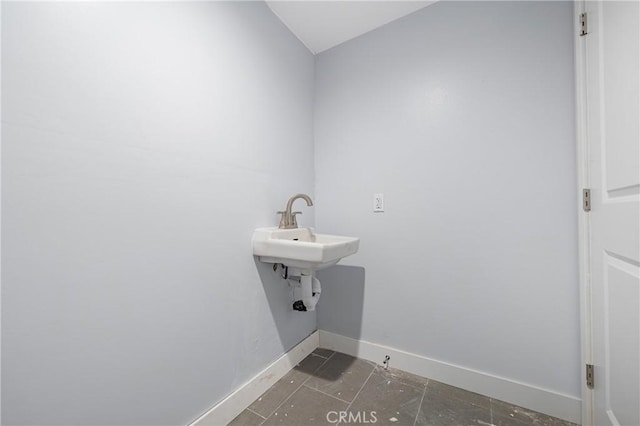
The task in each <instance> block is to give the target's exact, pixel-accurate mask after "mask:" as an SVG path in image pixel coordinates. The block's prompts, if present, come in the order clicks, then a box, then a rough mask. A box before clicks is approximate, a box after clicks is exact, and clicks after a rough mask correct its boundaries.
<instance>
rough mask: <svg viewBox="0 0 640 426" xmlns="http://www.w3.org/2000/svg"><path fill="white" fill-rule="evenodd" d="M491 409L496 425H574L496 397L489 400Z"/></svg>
mask: <svg viewBox="0 0 640 426" xmlns="http://www.w3.org/2000/svg"><path fill="white" fill-rule="evenodd" d="M491 411H492V414H493V424H494V425H496V426H523V425H539V426H576V425H575V424H574V423H571V422H567V421H565V420H561V419H558V418H556V417H551V416H547V415H546V414H542V413H538V412H536V411H531V410H527V409H526V408H522V407H518V406H516V405H511V404H508V403H506V402H502V401H498V400H497V399H492V400H491Z"/></svg>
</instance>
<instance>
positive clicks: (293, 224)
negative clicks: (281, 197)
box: [291, 212, 302, 228]
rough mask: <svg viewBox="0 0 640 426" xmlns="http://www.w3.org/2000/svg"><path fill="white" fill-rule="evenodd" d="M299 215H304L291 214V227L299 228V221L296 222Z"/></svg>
mask: <svg viewBox="0 0 640 426" xmlns="http://www.w3.org/2000/svg"><path fill="white" fill-rule="evenodd" d="M297 214H302V212H291V225H292V226H293V227H294V228H297V227H298V221H297V220H296V215H297Z"/></svg>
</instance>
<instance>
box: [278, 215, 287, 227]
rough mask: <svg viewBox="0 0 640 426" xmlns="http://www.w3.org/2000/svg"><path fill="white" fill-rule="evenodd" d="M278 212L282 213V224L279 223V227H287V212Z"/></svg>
mask: <svg viewBox="0 0 640 426" xmlns="http://www.w3.org/2000/svg"><path fill="white" fill-rule="evenodd" d="M276 214H279V215H280V225H278V228H286V225H287V220H286V217H287V212H276Z"/></svg>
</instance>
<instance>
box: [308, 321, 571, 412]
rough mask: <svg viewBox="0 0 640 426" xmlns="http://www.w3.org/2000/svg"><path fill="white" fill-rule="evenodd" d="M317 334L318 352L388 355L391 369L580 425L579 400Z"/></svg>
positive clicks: (377, 357)
mask: <svg viewBox="0 0 640 426" xmlns="http://www.w3.org/2000/svg"><path fill="white" fill-rule="evenodd" d="M319 333H320V347H321V348H326V349H331V350H334V351H338V352H343V353H346V354H348V355H352V356H356V357H358V358H362V359H366V360H368V361H373V362H376V363H381V362H382V360H383V359H384V357H385V355H389V356H390V357H391V362H390V364H389V365H390V366H391V367H393V368H397V369H399V370H403V371H406V372H409V373H412V374H417V375H419V376H422V377H427V378H430V379H433V380H437V381H439V382H442V383H446V384H448V385H451V386H456V387H458V388H461V389H465V390H468V391H471V392H476V393H479V394H482V395H485V396H488V397H491V398H495V399H499V400H501V401H505V402H508V403H510V404H515V405H518V406H521V407H524V408H528V409H530V410H534V411H538V412H540V413H544V414H547V415H550V416H554V417H558V418H560V419H563V420H567V421H570V422H573V423H578V424H580V423H581V400H580V399H579V398H575V397H572V396H569V395H564V394H561V393H557V392H554V391H551V390H548V389H542V388H539V387H536V386H533V385H530V384H527V383H521V382H517V381H514V380H509V379H506V378H503V377H498V376H494V375H492V374H489V373H484V372H481V371H476V370H472V369H469V368H465V367H461V366H457V365H453V364H448V363H446V362H442V361H437V360H434V359H430V358H427V357H424V356H421V355H417V354H413V353H409V352H405V351H402V350H399V349H395V348H391V347H388V346H384V345H379V344H376V343H371V342H367V341H364V340H356V339H352V338H350V337H345V336H341V335H339V334H335V333H330V332H328V331H324V330H320V331H319Z"/></svg>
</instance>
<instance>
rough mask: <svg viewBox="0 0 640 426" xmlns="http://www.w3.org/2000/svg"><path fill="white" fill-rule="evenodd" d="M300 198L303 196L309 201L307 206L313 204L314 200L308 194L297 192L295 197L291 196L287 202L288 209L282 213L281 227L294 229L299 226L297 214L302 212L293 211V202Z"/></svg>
mask: <svg viewBox="0 0 640 426" xmlns="http://www.w3.org/2000/svg"><path fill="white" fill-rule="evenodd" d="M298 198H302V199H303V200H304V201H305V202H306V203H307V206H313V201H312V200H311V197H309V196H308V195H307V194H296V195H294V196H293V197H291V198H289V201H288V202H287V209H286V210H285V211H284V212H283V214H282V220H281V221H280V228H285V229H292V228H297V227H298V222H297V220H296V214H299V213H300V212H293V213H292V212H291V209H292V208H293V202H294V201H296V200H297V199H298Z"/></svg>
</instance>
